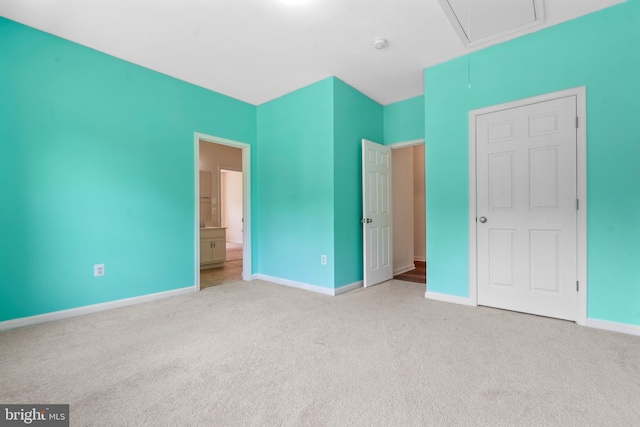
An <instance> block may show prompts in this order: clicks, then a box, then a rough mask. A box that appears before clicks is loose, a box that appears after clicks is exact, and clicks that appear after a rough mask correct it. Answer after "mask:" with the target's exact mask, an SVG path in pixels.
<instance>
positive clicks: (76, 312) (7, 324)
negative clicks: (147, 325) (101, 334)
mask: <svg viewBox="0 0 640 427" xmlns="http://www.w3.org/2000/svg"><path fill="white" fill-rule="evenodd" d="M195 290H196V289H195V287H194V286H189V287H186V288H180V289H173V290H171V291H164V292H157V293H154V294H148V295H141V296H139V297H132V298H125V299H120V300H116V301H109V302H103V303H100V304H92V305H85V306H83V307H77V308H70V309H68V310H60V311H54V312H52V313H45V314H38V315H36V316H29V317H21V318H19V319H12V320H5V321H4V322H0V331H6V330H7V329H14V328H21V327H23V326H30V325H36V324H38V323H44V322H51V321H53V320H62V319H68V318H69V317H76V316H82V315H85V314H91V313H97V312H100V311H105V310H112V309H114V308H121V307H126V306H129V305H134V304H141V303H143V302H149V301H155V300H158V299H163V298H170V297H175V296H178V295H183V294H188V293H191V292H195Z"/></svg>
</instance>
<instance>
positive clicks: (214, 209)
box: [200, 141, 242, 227]
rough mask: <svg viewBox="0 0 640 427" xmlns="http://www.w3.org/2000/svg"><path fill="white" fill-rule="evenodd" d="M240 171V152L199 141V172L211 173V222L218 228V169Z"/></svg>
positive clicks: (237, 149)
mask: <svg viewBox="0 0 640 427" xmlns="http://www.w3.org/2000/svg"><path fill="white" fill-rule="evenodd" d="M221 167H222V168H230V169H238V170H242V150H241V149H240V148H236V147H229V146H227V145H222V144H213V143H211V142H205V141H200V170H201V171H210V172H211V222H210V223H207V225H213V226H214V227H220V226H221V222H220V218H221V214H220V176H219V175H220V174H219V171H220V168H221Z"/></svg>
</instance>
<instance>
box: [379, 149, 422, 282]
mask: <svg viewBox="0 0 640 427" xmlns="http://www.w3.org/2000/svg"><path fill="white" fill-rule="evenodd" d="M417 145H424V146H425V147H424V148H425V165H424V166H425V168H424V180H425V187H424V199H425V205H426V201H427V186H426V182H427V162H426V153H427V147H426V144H425V140H424V138H418V139H411V140H409V141H400V142H394V143H391V144H387V147H391V152H392V153H393V150H397V149H398V148H406V147H415V146H417ZM392 187H393V186H392ZM424 216H425V236H424V237H425V242H424V249H425V256H424V262H425V264H428V263H427V257H428V255H427V253H428V251H427V235H426V233H427V232H428V230H427V224H426V222H427V221H426V220H427V210H426V209H425V212H424ZM392 226H393V225H392ZM414 234H415V232H414ZM414 259H415V254H414ZM392 262H393V260H392ZM394 267H395V266H394ZM399 274H401V273H399ZM394 276H395V274H394ZM425 285H426V280H425Z"/></svg>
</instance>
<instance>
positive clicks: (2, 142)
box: [0, 18, 257, 321]
mask: <svg viewBox="0 0 640 427" xmlns="http://www.w3.org/2000/svg"><path fill="white" fill-rule="evenodd" d="M0 45H1V46H2V48H1V49H0V182H1V183H2V185H1V186H0V200H1V202H0V224H2V231H1V234H0V252H1V254H0V282H1V283H2V285H1V286H0V321H2V320H7V319H13V318H19V317H24V316H30V315H37V314H41V313H47V312H52V311H57V310H64V309H69V308H74V307H79V306H84V305H89V304H96V303H101V302H106V301H112V300H117V299H121V298H128V297H135V296H139V295H144V294H150V293H155V292H162V291H167V290H171V289H176V288H182V287H187V286H193V285H194V281H195V278H194V271H193V270H194V269H193V266H194V250H193V248H194V235H193V227H194V215H195V213H194V203H195V201H194V194H193V180H194V159H193V156H194V139H193V138H194V132H195V131H197V132H202V133H206V134H211V135H216V136H220V137H224V138H229V139H233V140H237V141H242V142H247V143H250V144H255V141H256V107H255V106H252V105H250V104H246V103H243V102H240V101H237V100H234V99H232V98H229V97H226V96H223V95H220V94H217V93H214V92H211V91H209V90H205V89H202V88H199V87H196V86H193V85H190V84H187V83H185V82H182V81H179V80H176V79H173V78H171V77H168V76H165V75H163V74H159V73H156V72H153V71H150V70H148V69H145V68H142V67H139V66H136V65H133V64H131V63H127V62H125V61H121V60H119V59H116V58H113V57H111V56H108V55H105V54H102V53H99V52H97V51H94V50H92V49H88V48H86V47H83V46H80V45H78V44H75V43H71V42H69V41H65V40H63V39H60V38H57V37H54V36H51V35H48V34H45V33H43V32H40V31H36V30H34V29H31V28H28V27H25V26H23V25H20V24H17V23H14V22H12V21H9V20H7V19H4V18H0ZM256 237H257V236H256V234H255V230H254V239H255V238H256ZM97 263H104V264H105V271H106V274H105V276H104V277H100V278H94V277H93V264H97Z"/></svg>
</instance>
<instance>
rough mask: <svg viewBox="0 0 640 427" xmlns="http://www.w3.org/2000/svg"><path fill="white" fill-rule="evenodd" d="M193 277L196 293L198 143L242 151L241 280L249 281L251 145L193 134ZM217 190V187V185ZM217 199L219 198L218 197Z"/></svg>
mask: <svg viewBox="0 0 640 427" xmlns="http://www.w3.org/2000/svg"><path fill="white" fill-rule="evenodd" d="M193 140H194V148H193V158H194V185H193V187H194V192H193V194H194V218H193V229H194V231H193V235H194V255H195V260H194V275H195V288H196V291H199V290H200V221H199V219H200V218H199V216H200V206H199V204H200V141H204V142H210V143H213V144H220V145H226V146H229V147H234V148H239V149H241V150H242V215H243V217H244V233H243V235H242V280H245V281H247V282H248V281H251V145H249V144H247V143H245V142H240V141H234V140H231V139H226V138H221V137H218V136H212V135H207V134H204V133H199V132H194V134H193ZM218 188H219V185H218ZM218 197H219V196H218Z"/></svg>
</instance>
